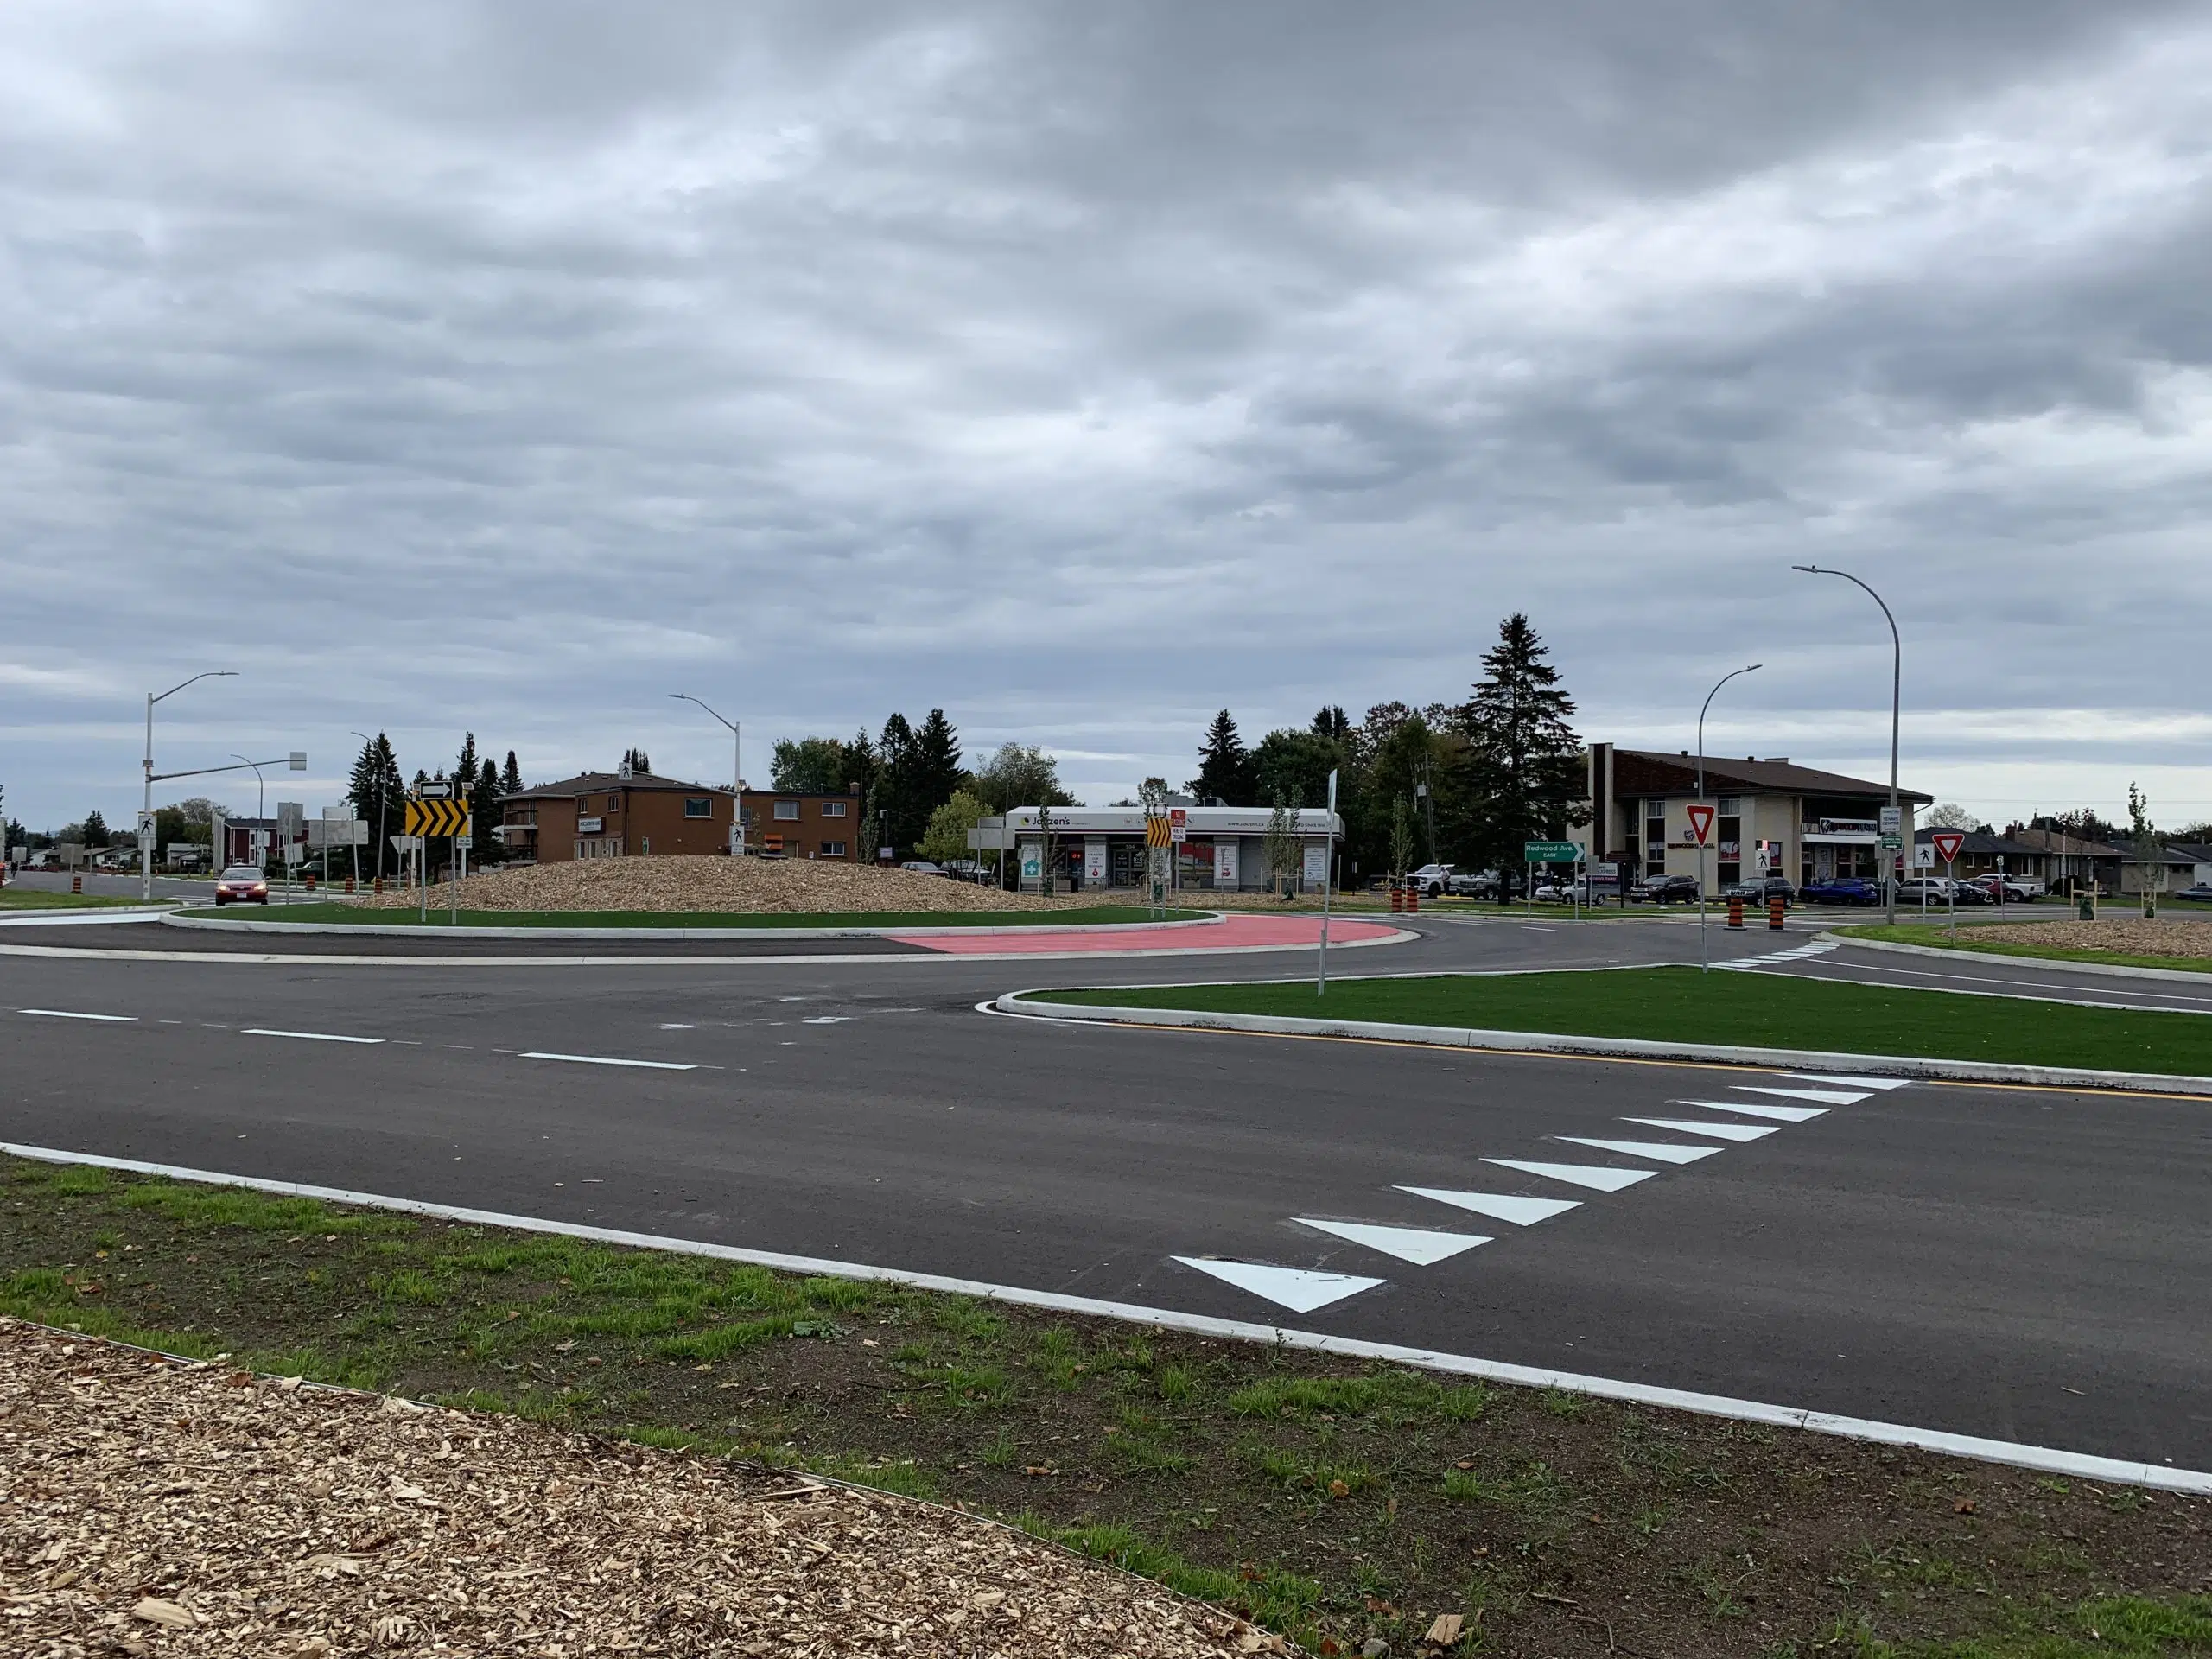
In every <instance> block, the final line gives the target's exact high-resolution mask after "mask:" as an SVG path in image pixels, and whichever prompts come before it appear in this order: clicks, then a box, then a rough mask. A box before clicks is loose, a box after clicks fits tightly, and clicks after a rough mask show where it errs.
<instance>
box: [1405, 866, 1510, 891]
mask: <svg viewBox="0 0 2212 1659" xmlns="http://www.w3.org/2000/svg"><path fill="white" fill-rule="evenodd" d="M1406 885H1407V886H1408V887H1411V888H1412V889H1413V890H1414V892H1415V893H1419V894H1421V897H1422V898H1424V899H1436V898H1440V897H1441V896H1443V895H1444V894H1445V893H1456V894H1458V895H1459V896H1460V897H1463V898H1471V899H1479V898H1482V897H1484V896H1485V895H1487V894H1489V893H1495V892H1497V872H1496V871H1495V870H1488V871H1484V872H1483V873H1482V874H1462V873H1461V872H1460V869H1459V866H1458V865H1456V864H1424V865H1422V866H1421V868H1419V869H1417V870H1414V871H1411V872H1409V873H1408V874H1407V876H1406Z"/></svg>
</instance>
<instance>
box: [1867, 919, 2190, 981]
mask: <svg viewBox="0 0 2212 1659" xmlns="http://www.w3.org/2000/svg"><path fill="white" fill-rule="evenodd" d="M2159 908H2160V909H2161V910H2162V911H2164V910H2171V911H2176V912H2189V913H2190V914H2194V913H2196V912H2212V906H2207V905H2162V906H2159ZM1841 931H1843V932H1844V933H1845V934H1846V935H1847V936H1848V937H1850V938H1862V939H1886V940H1888V941H1890V942H1891V943H1892V944H1920V945H1928V946H1930V947H1932V948H1933V949H1936V950H1965V951H1968V952H1971V953H1973V954H1974V955H1977V956H1988V957H2026V958H2028V959H2030V960H2031V961H2037V962H2095V963H2109V964H2112V965H2113V966H2117V967H2122V968H2171V969H2177V970H2178V971H2179V972H2182V973H2186V974H2212V957H2162V956H2158V955H2157V954H2155V953H2145V952H2139V951H2136V952H2130V951H2122V950H2082V949H2080V948H2078V947H2072V946H2064V945H2049V944H2022V943H2021V942H2019V941H2018V940H2017V939H1991V938H1982V937H1980V931H1979V930H1978V929H1977V928H1975V927H1973V926H1968V927H1962V928H1961V929H1960V930H1959V931H1958V934H1957V936H1956V937H1955V938H1954V937H1953V935H1952V933H1951V930H1950V929H1949V928H1948V927H1944V926H1940V925H1936V924H1935V923H1932V922H1931V923H1929V924H1927V925H1921V924H1919V923H1904V922H1900V923H1898V924H1897V925H1896V926H1895V927H1885V926H1881V925H1874V926H1872V927H1851V928H1845V929H1843V930H1841Z"/></svg>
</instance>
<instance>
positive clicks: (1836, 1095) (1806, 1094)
mask: <svg viewBox="0 0 2212 1659" xmlns="http://www.w3.org/2000/svg"><path fill="white" fill-rule="evenodd" d="M1729 1087H1730V1088H1732V1089H1740V1090H1743V1091H1744V1092H1745V1094H1747V1095H1772V1096H1775V1097H1776V1098H1777V1099H1779V1100H1816V1101H1818V1102H1820V1103H1821V1105H1823V1106H1855V1105H1857V1104H1858V1103H1859V1102H1860V1101H1862V1100H1864V1099H1866V1090H1863V1089H1859V1090H1853V1089H1770V1088H1765V1087H1763V1086H1762V1085H1760V1084H1752V1083H1735V1084H1729Z"/></svg>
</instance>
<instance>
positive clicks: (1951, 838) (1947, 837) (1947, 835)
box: [1928, 829, 1967, 938]
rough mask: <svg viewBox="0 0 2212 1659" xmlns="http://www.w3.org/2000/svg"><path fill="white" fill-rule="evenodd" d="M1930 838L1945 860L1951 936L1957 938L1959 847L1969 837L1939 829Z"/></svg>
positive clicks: (1959, 832)
mask: <svg viewBox="0 0 2212 1659" xmlns="http://www.w3.org/2000/svg"><path fill="white" fill-rule="evenodd" d="M1928 839H1929V842H1932V843H1933V844H1934V846H1935V849H1936V853H1937V855H1939V856H1941V857H1942V861H1943V876H1944V883H1945V885H1944V888H1943V896H1944V898H1945V899H1948V900H1949V901H1950V906H1951V937H1952V938H1958V936H1959V880H1958V876H1959V873H1958V869H1957V864H1958V857H1959V849H1961V847H1963V846H1965V845H1966V844H1967V838H1966V836H1965V835H1964V834H1962V833H1961V831H1959V830H1956V829H1938V830H1937V831H1936V833H1935V834H1934V835H1932V836H1929V837H1928Z"/></svg>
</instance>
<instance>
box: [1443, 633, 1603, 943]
mask: <svg viewBox="0 0 2212 1659" xmlns="http://www.w3.org/2000/svg"><path fill="white" fill-rule="evenodd" d="M1550 654H1551V653H1550V652H1548V650H1547V649H1546V648H1545V645H1544V644H1543V642H1542V641H1541V639H1538V638H1537V637H1536V631H1535V629H1534V628H1531V627H1530V626H1529V619H1528V618H1527V617H1526V616H1524V615H1522V613H1520V612H1518V611H1516V612H1515V613H1513V614H1512V615H1511V616H1509V617H1507V618H1506V619H1505V620H1504V621H1503V623H1501V624H1500V625H1499V626H1498V631H1497V645H1493V646H1491V649H1490V650H1489V651H1487V652H1484V654H1483V668H1484V677H1483V678H1482V679H1480V680H1478V681H1477V682H1476V683H1475V687H1474V695H1473V696H1471V697H1470V698H1469V699H1468V700H1467V702H1465V703H1464V704H1463V705H1461V707H1460V709H1459V726H1460V728H1461V729H1462V730H1463V731H1464V732H1465V736H1466V741H1467V749H1466V753H1465V757H1464V758H1463V760H1461V763H1460V774H1461V775H1460V782H1461V784H1462V785H1463V787H1464V791H1465V814H1466V817H1465V822H1464V823H1463V824H1462V825H1461V827H1460V837H1459V838H1460V839H1461V841H1462V842H1463V844H1464V845H1465V847H1466V848H1467V849H1468V850H1469V851H1470V852H1471V853H1472V854H1473V855H1475V856H1476V858H1477V859H1478V861H1480V862H1482V863H1484V864H1486V865H1491V866H1495V867H1496V868H1497V869H1498V870H1499V871H1501V872H1506V873H1510V872H1511V871H1512V870H1513V869H1514V868H1516V866H1517V865H1518V864H1519V863H1520V862H1521V849H1522V846H1523V845H1524V844H1525V843H1527V842H1531V841H1549V840H1555V839H1557V838H1558V837H1559V836H1560V835H1561V834H1563V833H1564V832H1565V831H1566V830H1567V829H1568V828H1569V827H1570V826H1572V825H1574V824H1579V823H1588V822H1589V820H1590V813H1589V802H1588V801H1587V799H1586V798H1585V796H1584V793H1583V791H1584V790H1585V789H1586V787H1587V786H1588V779H1587V778H1586V775H1585V772H1584V769H1583V764H1582V740H1581V739H1580V737H1578V736H1576V735H1575V732H1574V728H1573V726H1572V725H1570V724H1569V723H1568V721H1569V719H1570V717H1571V716H1572V715H1573V713H1574V700H1573V698H1572V697H1570V696H1567V693H1566V692H1564V691H1562V690H1560V689H1559V671H1558V670H1557V669H1556V668H1554V667H1553V666H1552V665H1551V664H1550V663H1548V662H1547V661H1546V660H1545V658H1548V656H1549V655H1550ZM1509 885H1510V884H1509V883H1508V882H1506V881H1500V882H1499V883H1498V899H1499V902H1501V903H1503V901H1504V899H1506V897H1507V889H1508V887H1509Z"/></svg>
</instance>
